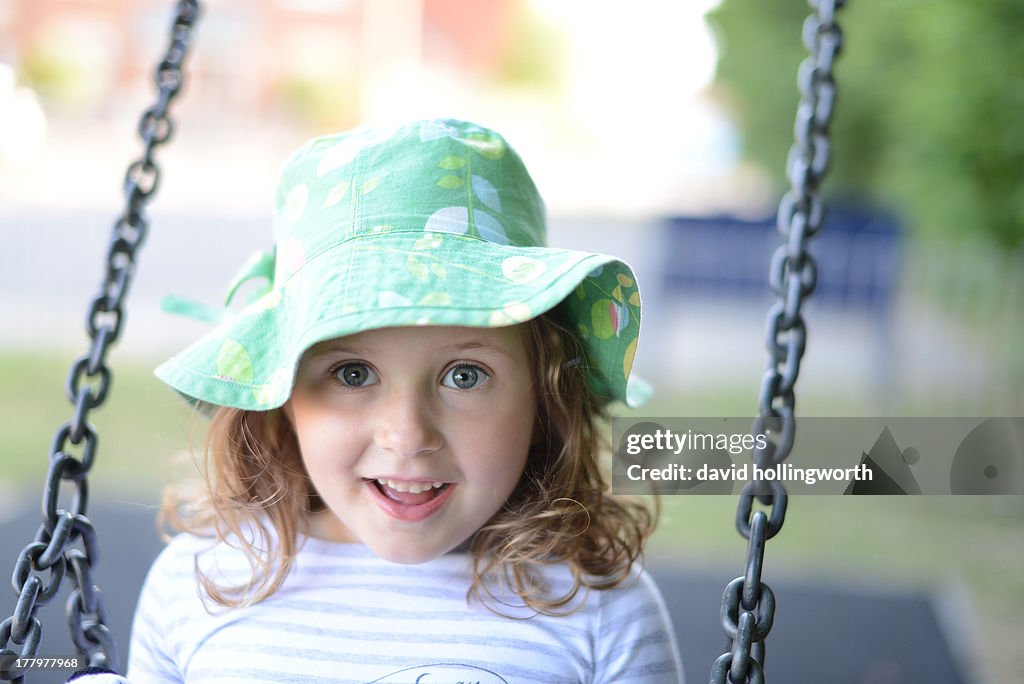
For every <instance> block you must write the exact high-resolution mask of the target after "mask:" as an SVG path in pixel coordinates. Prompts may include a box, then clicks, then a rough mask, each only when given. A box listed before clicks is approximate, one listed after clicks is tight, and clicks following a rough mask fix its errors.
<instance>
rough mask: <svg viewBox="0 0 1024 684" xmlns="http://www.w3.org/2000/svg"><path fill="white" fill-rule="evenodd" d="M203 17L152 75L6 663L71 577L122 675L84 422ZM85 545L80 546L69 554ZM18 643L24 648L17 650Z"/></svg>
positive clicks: (93, 635) (185, 21) (93, 651)
mask: <svg viewBox="0 0 1024 684" xmlns="http://www.w3.org/2000/svg"><path fill="white" fill-rule="evenodd" d="M198 16H199V2H198V0H178V2H177V7H176V8H175V18H174V23H173V26H172V29H171V41H170V46H169V47H168V49H167V52H166V54H165V56H164V58H163V59H162V60H161V62H160V65H159V66H158V67H157V70H156V75H155V81H156V84H157V87H158V89H159V95H158V97H157V101H156V104H154V105H153V106H152V107H150V108H149V109H147V110H146V111H145V113H143V115H142V118H141V120H140V122H139V135H140V137H141V138H142V141H143V143H144V149H143V153H142V157H141V158H140V159H139V160H137V161H135V162H132V163H131V165H129V167H128V171H127V172H126V173H125V180H124V191H125V206H126V208H125V212H124V214H123V215H121V216H120V217H119V218H118V219H117V221H116V222H115V224H114V227H113V231H112V236H111V243H110V249H109V252H108V254H107V259H106V272H105V276H104V279H103V282H102V284H101V286H100V288H99V293H98V294H97V295H96V296H95V298H94V299H93V300H92V302H91V303H90V305H89V309H88V315H87V318H86V330H87V331H88V333H89V338H90V340H91V344H90V347H89V351H88V353H86V354H85V355H84V356H82V357H81V358H79V359H78V360H76V361H75V362H74V364H73V365H72V366H71V372H70V374H69V375H68V379H67V382H66V387H65V390H66V393H67V397H68V400H69V401H70V402H71V404H72V405H73V406H74V413H73V415H72V418H71V420H69V421H67V422H66V423H64V424H63V425H61V426H60V427H59V428H58V429H57V432H56V434H55V435H54V439H53V444H52V446H51V448H50V465H49V470H48V472H47V476H46V486H45V488H44V491H43V507H42V508H43V523H42V525H41V526H40V528H39V531H38V532H37V533H36V538H35V540H33V541H32V542H30V543H29V544H28V545H26V546H25V547H24V548H23V549H22V551H21V553H20V554H19V556H18V560H17V561H16V562H15V567H14V573H13V575H12V578H11V586H12V588H13V589H14V593H15V595H16V596H17V597H18V599H17V603H16V604H15V608H14V614H13V615H12V616H11V617H9V618H7V619H6V620H4V622H3V623H0V656H6V655H17V656H20V657H33V656H35V655H36V653H37V651H38V648H39V644H40V642H41V640H42V625H41V624H40V622H39V619H38V618H37V617H36V611H37V610H38V609H39V608H40V607H41V606H44V605H46V604H47V603H49V602H50V601H51V600H53V598H54V597H55V596H56V595H57V594H58V593H59V591H60V588H61V583H62V582H63V580H64V578H65V576H68V578H69V579H70V580H71V583H72V585H73V589H72V591H71V595H70V596H69V597H68V604H67V614H68V626H69V627H70V630H71V639H72V641H73V642H74V644H75V647H76V648H77V650H78V652H79V653H80V654H81V655H84V656H86V658H87V659H88V661H89V664H90V665H91V666H97V667H106V668H109V669H112V670H117V669H119V667H120V659H119V658H118V654H117V646H116V644H115V642H114V638H113V636H112V635H111V633H110V630H109V629H108V627H107V610H106V606H105V604H104V602H103V594H102V593H101V592H100V590H99V588H98V587H97V586H96V583H95V581H94V580H93V576H92V570H93V568H94V567H95V565H96V563H97V561H98V559H99V555H98V544H97V539H96V531H95V529H94V528H93V526H92V523H90V522H89V519H88V518H87V517H86V507H87V503H88V491H89V489H88V482H87V477H88V475H89V471H90V469H91V468H92V464H93V462H94V460H95V457H96V448H97V443H98V436H97V434H96V431H95V429H94V428H93V427H92V425H90V424H89V422H88V417H89V412H90V411H92V410H93V409H95V408H97V407H99V406H100V405H101V404H102V403H103V402H104V401H105V400H106V398H107V393H108V390H109V387H110V382H111V373H110V369H109V368H108V367H107V365H106V357H107V351H108V348H109V347H110V345H112V344H113V343H114V342H116V341H117V339H118V337H119V336H120V334H121V325H122V323H123V321H124V308H123V306H124V298H125V296H126V295H127V293H128V288H129V285H130V284H131V280H132V276H133V274H134V271H135V256H136V252H137V250H138V249H139V247H140V246H141V245H142V243H143V241H144V240H145V237H146V231H147V229H148V226H149V224H148V221H147V220H146V217H145V211H146V204H147V203H148V202H149V201H150V199H151V198H152V196H153V194H154V193H155V192H156V189H157V187H158V185H159V179H160V170H159V168H158V167H157V165H156V162H155V161H154V159H153V157H154V150H155V149H156V148H157V147H158V146H159V145H162V144H163V143H165V142H167V141H168V140H169V139H170V137H171V134H172V131H173V126H172V124H171V120H170V118H169V117H168V107H169V106H170V104H171V101H172V100H173V99H174V97H175V95H177V94H178V92H179V91H180V90H181V87H182V84H183V83H184V75H183V73H182V68H181V67H182V63H183V61H184V59H185V55H186V53H187V50H188V46H189V43H190V42H191V39H192V29H193V25H194V23H195V21H196V19H197V18H198ZM69 445H74V446H76V447H79V448H80V449H81V451H82V453H81V455H80V457H78V458H76V457H75V456H74V455H73V454H71V453H70V446H69ZM69 482H70V483H71V484H72V486H73V489H74V492H73V496H72V502H71V510H67V509H65V508H62V507H61V494H62V493H64V492H63V491H62V486H63V485H64V484H67V483H69ZM79 542H81V546H82V548H74V547H73V546H72V545H73V544H76V543H79ZM12 644H13V645H14V646H17V647H19V648H18V649H17V650H15V649H14V648H12ZM0 678H2V679H10V680H12V681H15V682H21V681H23V680H24V675H23V674H10V675H5V674H4V673H0Z"/></svg>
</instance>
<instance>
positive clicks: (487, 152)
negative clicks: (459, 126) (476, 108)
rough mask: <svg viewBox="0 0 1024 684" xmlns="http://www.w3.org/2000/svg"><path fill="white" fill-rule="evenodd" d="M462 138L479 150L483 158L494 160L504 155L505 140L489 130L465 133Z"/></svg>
mask: <svg viewBox="0 0 1024 684" xmlns="http://www.w3.org/2000/svg"><path fill="white" fill-rule="evenodd" d="M463 140H465V141H466V144H468V145H470V146H471V147H472V148H473V149H475V150H476V151H477V152H479V153H480V156H481V157H483V158H484V159H491V160H495V159H501V158H502V157H504V156H505V149H506V145H505V141H504V140H502V139H501V138H500V137H499V136H498V135H497V134H495V133H491V132H490V131H477V132H473V133H467V134H466V137H465V138H463Z"/></svg>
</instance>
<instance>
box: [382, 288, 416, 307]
mask: <svg viewBox="0 0 1024 684" xmlns="http://www.w3.org/2000/svg"><path fill="white" fill-rule="evenodd" d="M377 306H379V307H380V308H382V309H390V308H395V307H401V306H412V302H411V301H410V300H409V298H408V297H404V296H402V295H400V294H398V293H397V292H392V291H391V290H381V291H380V292H379V293H378V294H377Z"/></svg>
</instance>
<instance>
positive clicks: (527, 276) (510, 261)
mask: <svg viewBox="0 0 1024 684" xmlns="http://www.w3.org/2000/svg"><path fill="white" fill-rule="evenodd" d="M545 268H546V266H545V264H544V262H543V261H541V260H539V259H534V258H532V257H525V256H514V257H509V258H507V259H505V260H504V261H503V262H501V272H502V274H504V276H505V277H506V278H508V279H509V280H511V281H512V282H513V283H517V284H523V283H528V282H530V281H531V280H536V279H537V277H538V276H539V275H540V274H541V273H543V272H544V269H545Z"/></svg>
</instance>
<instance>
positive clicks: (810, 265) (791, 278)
mask: <svg viewBox="0 0 1024 684" xmlns="http://www.w3.org/2000/svg"><path fill="white" fill-rule="evenodd" d="M808 4H809V5H810V6H811V9H812V10H813V12H812V13H811V15H810V16H808V17H807V20H806V21H805V22H804V25H803V32H802V35H803V43H804V47H806V48H807V51H808V52H809V53H810V55H809V56H808V57H807V58H806V59H804V61H803V62H801V64H800V67H799V69H798V71H797V87H798V88H799V90H800V104H799V106H798V107H797V113H796V121H795V122H794V125H793V137H794V144H793V147H792V148H791V149H790V151H789V156H788V158H787V159H786V175H787V176H788V178H789V182H790V186H791V188H790V190H789V191H788V192H787V193H786V194H785V195H784V196H783V197H782V199H781V201H780V202H779V210H778V214H777V225H778V229H779V232H780V233H781V234H782V236H783V237H784V238H785V242H784V243H783V244H781V245H780V246H779V247H778V249H776V251H775V253H774V254H773V255H772V259H771V264H770V267H769V275H768V282H769V285H770V286H771V289H772V291H773V292H774V293H775V295H776V297H777V301H776V302H775V304H774V305H772V307H771V309H770V310H769V311H768V317H767V321H766V324H765V343H766V347H767V348H768V357H769V358H768V370H767V372H766V373H765V375H764V378H763V379H762V381H761V389H760V393H759V395H758V417H757V419H755V421H754V426H753V430H754V433H755V434H767V435H769V437H770V438H769V440H768V443H767V445H766V447H765V448H763V449H755V450H754V452H753V460H754V462H755V463H756V464H757V466H758V467H759V468H772V467H774V466H777V465H779V464H780V463H782V462H783V461H784V460H785V459H786V458H787V457H788V456H789V454H790V451H792V449H793V442H794V440H795V438H796V419H795V418H794V414H795V410H796V393H795V388H796V381H797V377H798V376H799V374H800V361H801V359H802V358H803V354H804V349H805V347H806V343H807V328H806V326H805V325H804V319H803V315H802V313H801V308H802V305H803V302H804V299H805V298H806V297H809V296H810V295H811V294H812V293H813V292H814V289H815V287H816V286H817V283H818V266H817V263H816V262H815V261H814V257H813V256H812V255H811V254H810V252H808V251H807V241H808V240H809V239H810V238H812V237H814V235H815V234H817V232H818V231H819V230H821V228H822V226H823V225H824V223H825V205H824V203H823V202H822V201H821V198H820V197H819V195H818V188H819V186H820V184H821V182H822V180H823V179H824V177H825V175H826V174H827V173H828V169H829V166H830V164H831V161H832V145H831V142H830V140H829V135H828V128H829V124H830V123H831V121H832V112H833V110H834V108H835V101H836V84H835V80H834V79H833V77H832V64H833V62H834V61H835V58H836V57H837V56H838V55H839V52H840V49H841V47H842V43H843V34H842V31H841V30H840V28H839V25H838V24H837V23H836V22H835V13H836V10H838V9H839V8H840V7H842V6H843V4H844V0H809V2H808ZM754 499H757V500H758V501H759V502H760V503H761V504H762V505H764V506H766V507H768V510H769V512H765V511H763V510H758V511H754V510H753V508H754ZM787 503H788V495H787V494H786V488H785V487H784V486H783V485H782V484H781V483H780V482H779V481H778V480H772V481H756V482H751V483H750V484H748V485H746V486H745V487H744V488H743V491H742V492H741V493H740V498H739V505H738V506H737V509H736V529H737V530H738V531H739V533H740V534H741V535H742V536H743V537H745V538H746V539H747V540H748V543H747V568H746V572H745V573H744V575H743V576H742V577H737V578H736V579H734V580H733V581H732V582H730V583H729V584H728V585H727V586H726V588H725V592H724V594H723V596H722V628H723V629H724V630H725V633H726V635H727V637H728V639H727V643H726V647H725V652H724V653H722V655H720V656H719V657H718V658H716V659H715V662H714V664H713V665H712V666H711V678H710V682H711V684H726V683H727V682H729V683H731V684H740V683H741V682H745V683H747V684H763V682H764V681H765V676H764V664H765V663H764V661H765V639H766V638H767V636H768V633H769V632H770V631H771V628H772V624H773V622H774V620H775V594H774V593H773V592H772V590H771V588H770V587H769V586H768V585H767V584H765V583H764V582H762V581H761V570H762V566H763V562H764V549H765V543H766V542H767V541H768V540H769V539H771V538H772V537H773V536H775V535H776V534H778V533H779V530H781V529H782V525H783V523H784V522H785V520H786V506H787Z"/></svg>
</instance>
